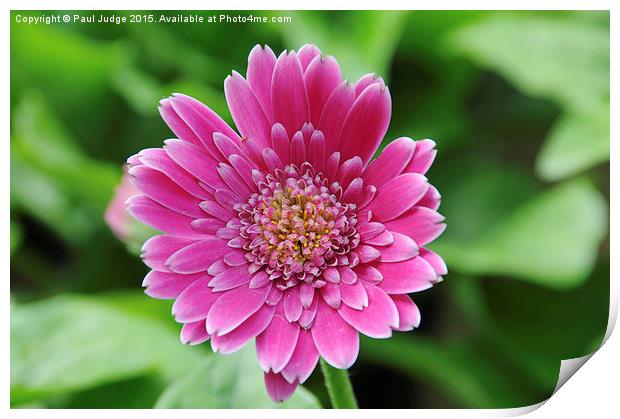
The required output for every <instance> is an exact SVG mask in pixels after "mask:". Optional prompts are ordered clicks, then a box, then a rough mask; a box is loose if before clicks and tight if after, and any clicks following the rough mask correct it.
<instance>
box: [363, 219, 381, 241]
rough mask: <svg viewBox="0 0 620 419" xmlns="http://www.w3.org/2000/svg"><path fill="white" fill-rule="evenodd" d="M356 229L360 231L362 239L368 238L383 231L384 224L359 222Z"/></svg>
mask: <svg viewBox="0 0 620 419" xmlns="http://www.w3.org/2000/svg"><path fill="white" fill-rule="evenodd" d="M357 231H358V232H359V233H360V236H361V238H362V240H368V239H372V238H373V237H376V236H378V235H379V234H381V233H383V232H384V231H385V225H383V223H377V222H370V223H366V222H365V223H360V224H359V226H358V228H357Z"/></svg>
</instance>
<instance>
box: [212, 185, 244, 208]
mask: <svg viewBox="0 0 620 419" xmlns="http://www.w3.org/2000/svg"><path fill="white" fill-rule="evenodd" d="M215 200H216V201H217V202H218V204H220V205H221V206H223V207H224V208H233V207H234V206H235V205H236V204H239V203H241V202H243V200H242V199H241V198H239V195H237V194H236V193H234V192H231V191H229V190H228V189H218V190H216V191H215Z"/></svg>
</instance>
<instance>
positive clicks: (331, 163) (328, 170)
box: [325, 143, 340, 179]
mask: <svg viewBox="0 0 620 419" xmlns="http://www.w3.org/2000/svg"><path fill="white" fill-rule="evenodd" d="M325 147H327V143H326V145H325ZM326 149H327V148H326ZM339 165H340V153H339V152H337V151H334V152H333V153H332V154H331V155H330V156H329V157H328V158H327V161H326V162H325V178H326V179H333V178H334V176H336V173H337V172H338V166H339Z"/></svg>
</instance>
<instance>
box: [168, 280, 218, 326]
mask: <svg viewBox="0 0 620 419" xmlns="http://www.w3.org/2000/svg"><path fill="white" fill-rule="evenodd" d="M210 280H211V278H210V277H209V276H205V277H203V278H202V279H199V280H197V281H194V283H193V284H191V285H190V286H189V287H187V288H185V290H184V291H183V292H182V293H181V295H179V297H178V298H177V299H176V301H175V302H174V304H173V305H172V315H173V316H174V318H175V320H176V321H177V322H181V323H189V322H195V321H198V320H202V319H205V318H206V317H207V314H208V313H209V311H210V310H211V308H212V307H213V304H214V303H215V302H216V301H217V300H218V299H219V298H221V297H222V296H223V295H224V294H223V293H217V292H213V290H211V288H209V286H208V283H209V281H210Z"/></svg>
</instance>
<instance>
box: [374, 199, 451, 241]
mask: <svg viewBox="0 0 620 419" xmlns="http://www.w3.org/2000/svg"><path fill="white" fill-rule="evenodd" d="M443 220H445V218H444V217H443V216H442V215H441V214H439V213H438V212H436V211H434V210H432V209H430V208H426V207H418V206H416V207H413V208H411V209H410V210H409V211H407V212H406V213H404V214H403V215H401V216H400V217H398V218H396V219H394V220H392V221H388V222H386V223H385V225H386V227H387V228H389V229H390V230H391V231H395V232H398V233H402V234H405V235H407V236H409V237H411V238H412V239H413V240H415V242H416V243H417V244H418V245H420V246H424V245H425V244H427V243H430V242H432V241H433V240H435V239H436V238H437V237H439V236H440V235H441V233H443V231H444V230H445V229H446V225H445V224H443V223H442V221H443Z"/></svg>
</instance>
